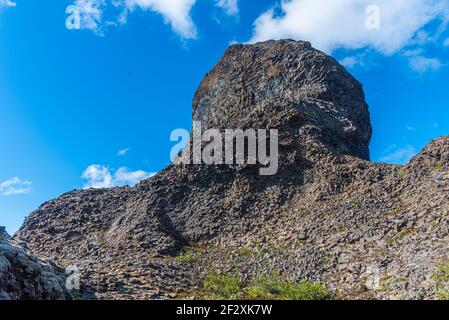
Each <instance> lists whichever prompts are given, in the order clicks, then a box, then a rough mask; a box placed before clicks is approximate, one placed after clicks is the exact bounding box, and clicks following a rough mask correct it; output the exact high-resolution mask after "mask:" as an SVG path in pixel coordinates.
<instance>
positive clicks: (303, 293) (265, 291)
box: [204, 272, 332, 300]
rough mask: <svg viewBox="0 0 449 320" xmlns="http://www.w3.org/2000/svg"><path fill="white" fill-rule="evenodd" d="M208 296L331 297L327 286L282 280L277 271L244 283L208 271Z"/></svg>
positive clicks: (206, 288)
mask: <svg viewBox="0 0 449 320" xmlns="http://www.w3.org/2000/svg"><path fill="white" fill-rule="evenodd" d="M204 289H205V290H206V291H207V297H208V298H212V299H250V300H326V299H332V295H331V294H330V293H329V291H328V290H327V288H326V287H325V286H323V285H322V284H319V283H314V282H311V281H302V282H296V281H292V280H284V279H282V278H281V276H280V275H279V274H278V273H277V272H273V273H272V274H271V275H269V276H260V277H256V278H254V279H252V280H251V281H249V283H247V284H246V285H245V284H244V283H243V281H242V280H241V279H240V278H238V277H235V276H230V275H215V274H212V275H209V276H208V277H207V279H206V280H205V281H204Z"/></svg>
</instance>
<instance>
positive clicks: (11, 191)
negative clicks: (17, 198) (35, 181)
mask: <svg viewBox="0 0 449 320" xmlns="http://www.w3.org/2000/svg"><path fill="white" fill-rule="evenodd" d="M31 185H32V182H31V181H28V180H22V179H19V178H18V177H14V178H12V179H9V180H6V181H5V182H3V183H2V184H0V195H2V196H10V195H15V194H26V193H30V192H31Z"/></svg>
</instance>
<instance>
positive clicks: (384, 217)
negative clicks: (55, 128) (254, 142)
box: [15, 41, 449, 299]
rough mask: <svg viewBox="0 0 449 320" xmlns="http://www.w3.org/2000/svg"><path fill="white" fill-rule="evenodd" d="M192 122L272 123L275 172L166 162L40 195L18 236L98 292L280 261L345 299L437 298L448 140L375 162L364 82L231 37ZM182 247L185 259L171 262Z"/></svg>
mask: <svg viewBox="0 0 449 320" xmlns="http://www.w3.org/2000/svg"><path fill="white" fill-rule="evenodd" d="M193 119H194V120H200V121H202V125H203V127H204V128H218V129H221V130H223V129H226V128H243V129H245V128H254V129H260V128H273V129H278V130H279V157H280V158H279V170H278V173H277V174H276V175H273V176H261V175H259V171H258V168H257V166H253V165H239V166H233V165H216V166H214V165H171V166H169V167H167V168H166V169H165V170H163V171H162V172H161V173H159V174H158V175H156V176H155V177H152V178H150V179H148V180H146V181H143V182H142V183H140V184H138V185H137V186H135V187H132V188H129V187H124V188H115V189H109V190H80V191H73V192H70V193H67V194H64V195H63V196H61V197H60V198H58V199H56V200H52V201H49V202H47V203H45V204H43V205H42V206H41V207H40V208H39V209H38V210H36V211H35V212H33V213H32V214H31V215H30V216H29V217H28V218H27V219H26V221H25V223H24V225H23V227H22V228H21V229H20V230H19V232H18V233H17V234H16V235H15V238H16V239H18V240H20V241H23V242H25V243H27V246H28V247H29V249H30V250H31V251H32V252H33V253H34V254H36V255H37V256H38V257H43V258H46V257H53V258H55V259H56V261H57V262H58V263H59V264H60V265H61V266H67V265H74V264H76V265H78V267H79V268H80V270H81V272H82V283H83V284H84V285H85V286H86V288H87V289H88V290H91V291H92V292H95V294H96V296H97V297H98V298H124V299H130V298H174V297H180V296H181V297H182V296H188V295H195V294H198V292H199V291H200V289H199V288H200V287H201V283H202V279H204V277H205V276H206V275H207V274H208V273H223V272H225V273H230V274H235V275H239V276H240V277H241V278H242V279H243V280H245V279H249V278H251V277H253V276H255V275H260V274H269V273H271V272H272V271H274V270H277V271H278V272H279V273H280V274H281V275H282V276H283V277H285V278H288V279H295V280H298V281H300V280H303V279H310V280H313V281H318V282H322V283H324V284H325V285H326V286H328V287H329V289H331V290H332V291H335V292H337V293H338V295H339V297H342V298H349V297H350V298H364V297H365V298H366V297H374V298H390V299H394V298H403V299H424V298H426V299H430V298H434V297H435V294H436V292H437V290H438V288H437V284H436V283H435V281H434V280H433V277H432V276H433V274H434V272H435V268H436V266H437V265H438V263H440V262H445V261H447V260H448V259H449V256H448V253H449V252H448V249H449V235H448V223H449V218H448V213H449V207H448V202H447V196H448V194H449V181H448V179H449V158H448V156H449V153H448V152H449V138H448V137H443V138H440V139H438V140H435V141H433V142H432V143H431V144H430V145H429V146H428V147H427V148H426V149H425V150H423V151H422V152H421V153H420V154H419V155H418V156H416V157H415V158H414V159H413V160H412V161H411V162H410V164H408V165H407V166H396V165H387V164H382V163H372V162H369V161H368V160H369V150H368V145H369V142H370V138H371V126H370V120H369V112H368V107H367V105H366V103H365V99H364V94H363V90H362V87H361V85H360V84H359V83H358V82H357V81H356V80H355V79H354V78H353V77H352V76H351V75H350V74H349V73H347V72H346V71H345V69H344V68H343V67H342V66H340V65H339V64H338V63H337V62H336V61H335V60H334V59H333V58H331V57H329V56H327V55H325V54H324V53H322V52H319V51H317V50H315V49H313V48H312V47H311V46H310V44H308V43H306V42H296V41H269V42H264V43H259V44H255V45H236V46H232V47H231V48H229V49H228V50H227V51H226V53H225V54H224V56H223V58H222V59H221V61H220V62H219V63H218V65H217V66H216V67H215V68H214V69H213V70H212V71H211V72H210V73H209V74H208V75H207V76H206V77H205V79H204V80H203V82H202V83H201V85H200V87H199V89H198V91H197V93H196V95H195V97H194V101H193ZM190 247H194V248H195V250H197V251H198V253H197V254H196V259H195V261H191V263H188V264H186V263H182V262H180V261H179V259H177V258H176V256H177V255H178V254H179V253H180V252H181V251H182V250H188V248H190ZM242 248H245V249H246V250H244V251H245V254H243V253H242Z"/></svg>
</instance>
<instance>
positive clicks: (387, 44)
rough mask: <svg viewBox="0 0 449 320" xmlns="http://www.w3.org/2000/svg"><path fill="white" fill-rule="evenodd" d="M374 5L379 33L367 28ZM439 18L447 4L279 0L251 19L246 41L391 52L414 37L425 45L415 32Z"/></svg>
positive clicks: (432, 0)
mask: <svg viewBox="0 0 449 320" xmlns="http://www.w3.org/2000/svg"><path fill="white" fill-rule="evenodd" d="M373 4H374V5H376V6H377V7H378V8H379V10H380V11H379V18H380V19H379V21H378V22H379V28H378V29H376V28H368V27H367V19H368V18H376V16H375V11H370V12H369V14H368V13H367V8H368V7H369V6H371V5H373ZM440 18H443V19H448V18H449V2H448V1H447V0H394V1H391V0H375V1H373V0H346V1H341V0H282V2H281V4H280V7H279V8H276V7H275V8H272V9H270V10H268V11H267V12H265V13H263V14H262V15H261V16H260V17H259V18H258V19H257V20H256V21H255V23H254V31H253V37H252V39H251V40H250V42H257V41H263V40H268V39H282V38H293V39H296V40H307V41H310V42H312V45H313V46H315V47H316V48H318V49H321V50H323V51H326V52H328V53H330V52H332V51H333V50H334V49H337V48H347V49H361V48H372V49H375V50H377V51H379V52H381V53H384V54H393V53H395V52H397V51H399V50H400V49H402V48H403V47H405V46H406V45H408V44H410V43H411V42H412V41H413V40H414V39H418V40H420V41H425V39H426V38H428V37H425V34H424V33H421V34H420V35H419V36H418V38H416V36H417V34H418V33H419V32H420V31H422V29H423V28H424V27H425V26H426V25H427V24H428V23H429V22H431V21H434V20H436V19H440ZM371 22H372V20H371ZM371 26H374V27H375V26H376V24H375V23H374V24H371Z"/></svg>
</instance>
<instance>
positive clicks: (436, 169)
mask: <svg viewBox="0 0 449 320" xmlns="http://www.w3.org/2000/svg"><path fill="white" fill-rule="evenodd" d="M441 169H443V164H442V163H440V162H437V163H436V164H435V167H434V168H433V171H440V170H441Z"/></svg>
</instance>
